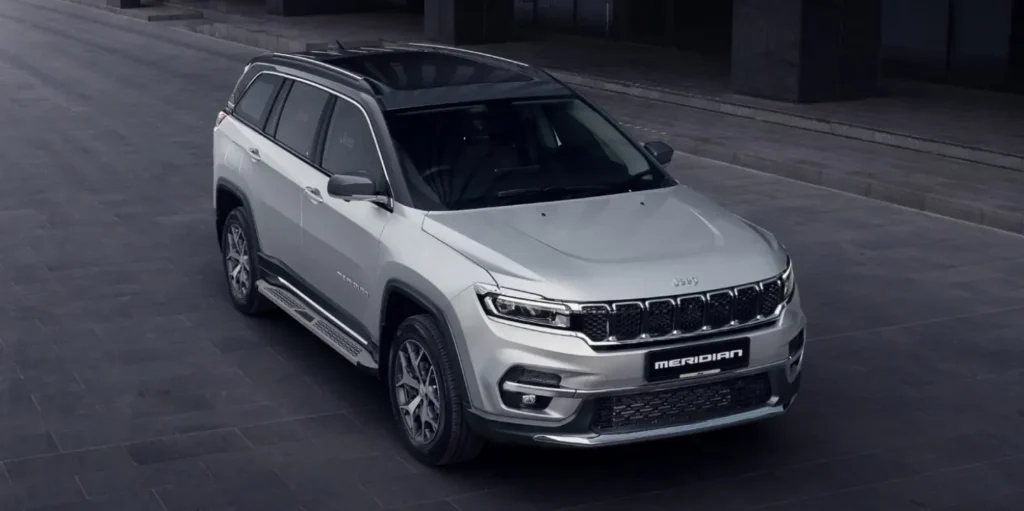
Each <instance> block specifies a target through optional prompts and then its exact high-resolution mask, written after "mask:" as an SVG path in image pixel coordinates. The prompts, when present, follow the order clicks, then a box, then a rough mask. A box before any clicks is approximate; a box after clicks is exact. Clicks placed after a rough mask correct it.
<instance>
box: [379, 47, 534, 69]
mask: <svg viewBox="0 0 1024 511" xmlns="http://www.w3.org/2000/svg"><path fill="white" fill-rule="evenodd" d="M384 44H385V45H393V46H397V47H402V46H406V47H408V46H411V47H413V48H423V49H429V50H442V51H448V52H454V53H462V54H465V55H473V56H476V57H484V58H488V59H494V60H499V61H501V62H504V63H506V64H512V65H515V66H519V67H525V68H531V69H532V68H533V66H531V65H529V64H527V63H525V62H519V61H518V60H512V59H507V58H505V57H499V56H497V55H492V54H490V53H484V52H482V51H474V50H467V49H465V48H459V47H456V46H446V45H443V44H434V43H414V42H398V43H390V42H386V43H384Z"/></svg>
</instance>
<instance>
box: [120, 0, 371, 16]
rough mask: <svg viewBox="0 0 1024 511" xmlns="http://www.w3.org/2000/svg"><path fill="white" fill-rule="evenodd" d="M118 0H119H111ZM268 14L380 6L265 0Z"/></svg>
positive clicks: (354, 0)
mask: <svg viewBox="0 0 1024 511" xmlns="http://www.w3.org/2000/svg"><path fill="white" fill-rule="evenodd" d="M110 1H118V0H110ZM264 1H265V2H266V7H267V14H273V15H275V16H311V15H314V14H340V13H344V12H359V11H367V10H372V9H374V8H375V7H379V5H378V4H379V3H380V2H378V1H377V0H264Z"/></svg>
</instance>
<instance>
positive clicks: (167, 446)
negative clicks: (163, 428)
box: [126, 429, 249, 465]
mask: <svg viewBox="0 0 1024 511" xmlns="http://www.w3.org/2000/svg"><path fill="white" fill-rule="evenodd" d="M126 448H127V450H128V453H129V454H130V455H131V459H132V460H133V461H134V462H135V463H137V464H139V465H152V464H154V463H162V462H165V461H172V460H177V459H183V458H195V457H197V456H202V455H204V454H213V453H221V452H231V451H240V450H244V449H248V448H249V443H248V442H246V441H245V438H243V437H242V435H240V434H239V433H238V431H237V430H234V429H228V430H217V431H204V432H200V433H191V434H188V435H181V436H173V437H166V438H158V439H155V440H146V441H143V442H135V443H131V444H127V446H126Z"/></svg>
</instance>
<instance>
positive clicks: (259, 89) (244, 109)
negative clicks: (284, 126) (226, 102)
mask: <svg viewBox="0 0 1024 511" xmlns="http://www.w3.org/2000/svg"><path fill="white" fill-rule="evenodd" d="M282 81H284V79H283V78H281V77H280V76H277V75H268V74H262V75H260V76H258V77H256V79H255V80H253V82H252V83H251V84H249V87H248V88H246V89H245V93H243V94H242V99H241V100H239V102H238V105H237V106H235V115H236V116H238V118H239V119H242V120H243V121H245V122H247V123H249V124H251V125H253V126H256V127H257V128H259V129H263V123H264V122H265V121H266V120H267V113H268V112H269V111H270V104H271V103H272V102H273V101H274V93H275V92H276V91H277V87H278V86H279V85H281V82H282Z"/></svg>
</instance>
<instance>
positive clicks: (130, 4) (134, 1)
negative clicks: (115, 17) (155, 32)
mask: <svg viewBox="0 0 1024 511" xmlns="http://www.w3.org/2000/svg"><path fill="white" fill-rule="evenodd" d="M107 7H114V8H117V9H135V8H138V7H142V0H107Z"/></svg>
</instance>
